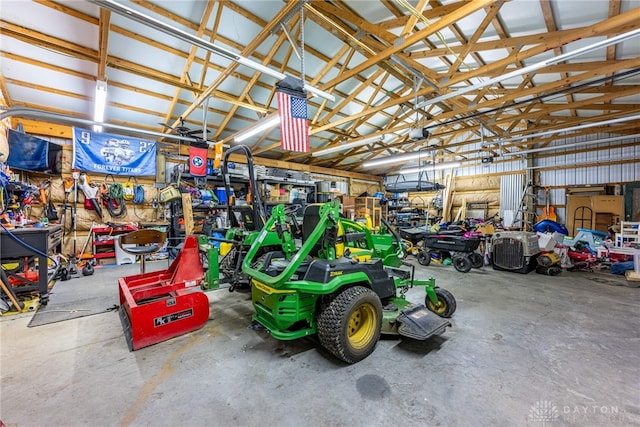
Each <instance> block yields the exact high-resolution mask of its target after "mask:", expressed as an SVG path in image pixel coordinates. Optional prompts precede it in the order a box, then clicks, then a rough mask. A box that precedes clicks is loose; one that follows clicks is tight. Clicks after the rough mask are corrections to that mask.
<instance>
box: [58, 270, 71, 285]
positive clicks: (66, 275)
mask: <svg viewBox="0 0 640 427" xmlns="http://www.w3.org/2000/svg"><path fill="white" fill-rule="evenodd" d="M69 279H70V277H69V269H68V268H67V267H62V268H61V269H60V280H61V281H63V282H64V281H66V280H69Z"/></svg>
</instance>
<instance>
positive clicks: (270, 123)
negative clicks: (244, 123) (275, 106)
mask: <svg viewBox="0 0 640 427" xmlns="http://www.w3.org/2000/svg"><path fill="white" fill-rule="evenodd" d="M278 123H280V117H279V116H273V117H271V118H269V119H267V120H265V121H263V122H258V123H257V124H256V125H255V126H254V127H252V128H251V129H249V130H248V131H246V132H243V133H241V134H240V135H238V136H236V137H235V138H234V139H233V140H234V141H235V142H242V141H244V140H247V139H249V138H251V137H252V136H254V135H257V134H259V133H260V132H264V131H265V130H267V129H269V128H272V127H274V126H275V125H277V124H278Z"/></svg>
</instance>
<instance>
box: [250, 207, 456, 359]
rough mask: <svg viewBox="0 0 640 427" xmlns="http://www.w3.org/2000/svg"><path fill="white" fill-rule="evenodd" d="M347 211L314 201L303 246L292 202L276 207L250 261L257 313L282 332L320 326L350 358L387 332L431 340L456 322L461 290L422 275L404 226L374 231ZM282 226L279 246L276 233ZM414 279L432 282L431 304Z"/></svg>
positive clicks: (290, 334) (325, 338)
mask: <svg viewBox="0 0 640 427" xmlns="http://www.w3.org/2000/svg"><path fill="white" fill-rule="evenodd" d="M339 214H340V210H339V206H338V205H337V204H336V203H334V202H328V203H325V204H322V205H309V206H307V208H306V209H305V211H304V215H303V222H302V245H301V246H300V247H297V246H296V243H295V240H294V238H293V237H292V233H291V230H290V227H289V225H288V222H287V215H286V213H285V209H284V206H283V205H278V206H276V207H274V209H273V211H272V216H271V218H270V219H269V220H268V221H267V223H266V224H265V226H264V227H263V229H262V231H261V232H260V234H259V235H258V236H257V237H256V239H255V241H254V243H253V244H252V245H251V248H250V249H249V252H248V253H247V254H246V256H245V258H244V260H243V263H242V271H243V272H244V273H245V274H246V275H247V276H249V277H251V280H252V281H251V293H252V303H253V307H254V309H255V313H254V315H253V319H254V321H257V322H258V323H260V324H261V325H262V326H264V327H265V328H266V329H267V330H268V331H269V332H270V334H271V335H273V337H275V338H277V339H281V340H292V339H297V338H301V337H304V336H308V335H312V334H317V336H318V338H319V341H320V343H321V344H322V346H323V347H325V348H326V349H327V350H328V351H329V352H331V353H332V354H333V355H335V356H336V357H337V358H339V359H341V360H343V361H345V362H347V363H356V362H358V361H360V360H362V359H364V358H365V357H367V356H368V355H369V354H371V353H372V352H373V350H374V349H375V346H376V343H377V342H378V339H379V338H380V334H390V335H402V336H406V337H410V338H413V339H419V340H425V339H427V338H429V337H430V336H432V335H436V334H441V333H442V332H444V330H445V329H446V327H447V326H451V323H450V322H449V321H448V320H447V319H446V318H448V317H451V315H452V314H453V313H454V311H455V309H456V300H455V298H454V297H453V295H452V294H451V293H449V292H447V291H446V290H444V289H441V288H438V287H436V286H435V280H434V279H429V280H415V279H414V269H413V266H412V265H411V264H408V263H406V262H403V261H402V256H403V253H402V240H401V238H400V237H399V236H398V235H397V233H395V232H393V231H392V230H391V229H389V231H391V234H390V233H385V234H378V233H373V232H371V231H370V230H369V229H367V228H366V226H365V225H363V224H361V223H358V222H354V221H348V220H346V219H343V218H340V216H339ZM274 231H275V232H276V233H277V235H278V237H279V248H278V249H277V250H273V241H268V239H269V237H270V236H272V234H271V235H270V233H273V232H274ZM270 240H272V239H270ZM265 245H269V246H270V249H271V250H270V251H268V252H267V251H264V250H263V249H264V246H265ZM407 267H408V268H407ZM413 286H424V287H425V290H426V297H425V305H426V307H425V305H422V304H413V303H411V302H409V301H407V300H406V298H405V294H406V292H407V291H408V290H409V288H411V287H413Z"/></svg>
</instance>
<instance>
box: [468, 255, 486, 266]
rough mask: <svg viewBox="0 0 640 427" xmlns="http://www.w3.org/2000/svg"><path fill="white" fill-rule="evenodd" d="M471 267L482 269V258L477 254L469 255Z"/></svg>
mask: <svg viewBox="0 0 640 427" xmlns="http://www.w3.org/2000/svg"><path fill="white" fill-rule="evenodd" d="M471 267H473V268H482V267H484V257H483V256H482V255H480V254H479V253H478V252H473V253H471Z"/></svg>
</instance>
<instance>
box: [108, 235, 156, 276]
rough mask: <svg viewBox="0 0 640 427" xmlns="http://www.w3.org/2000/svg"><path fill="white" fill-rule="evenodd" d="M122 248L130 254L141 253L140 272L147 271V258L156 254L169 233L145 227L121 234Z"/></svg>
mask: <svg viewBox="0 0 640 427" xmlns="http://www.w3.org/2000/svg"><path fill="white" fill-rule="evenodd" d="M119 237H120V238H119V239H118V244H119V245H120V248H121V249H122V250H123V251H124V252H126V253H128V254H130V255H140V273H145V258H146V256H147V255H151V254H155V253H156V252H158V251H159V250H160V249H162V247H163V246H164V242H165V241H166V239H167V233H165V232H162V231H158V230H154V229H152V228H145V229H142V230H136V231H132V232H131V233H127V234H124V235H121V236H119Z"/></svg>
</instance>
